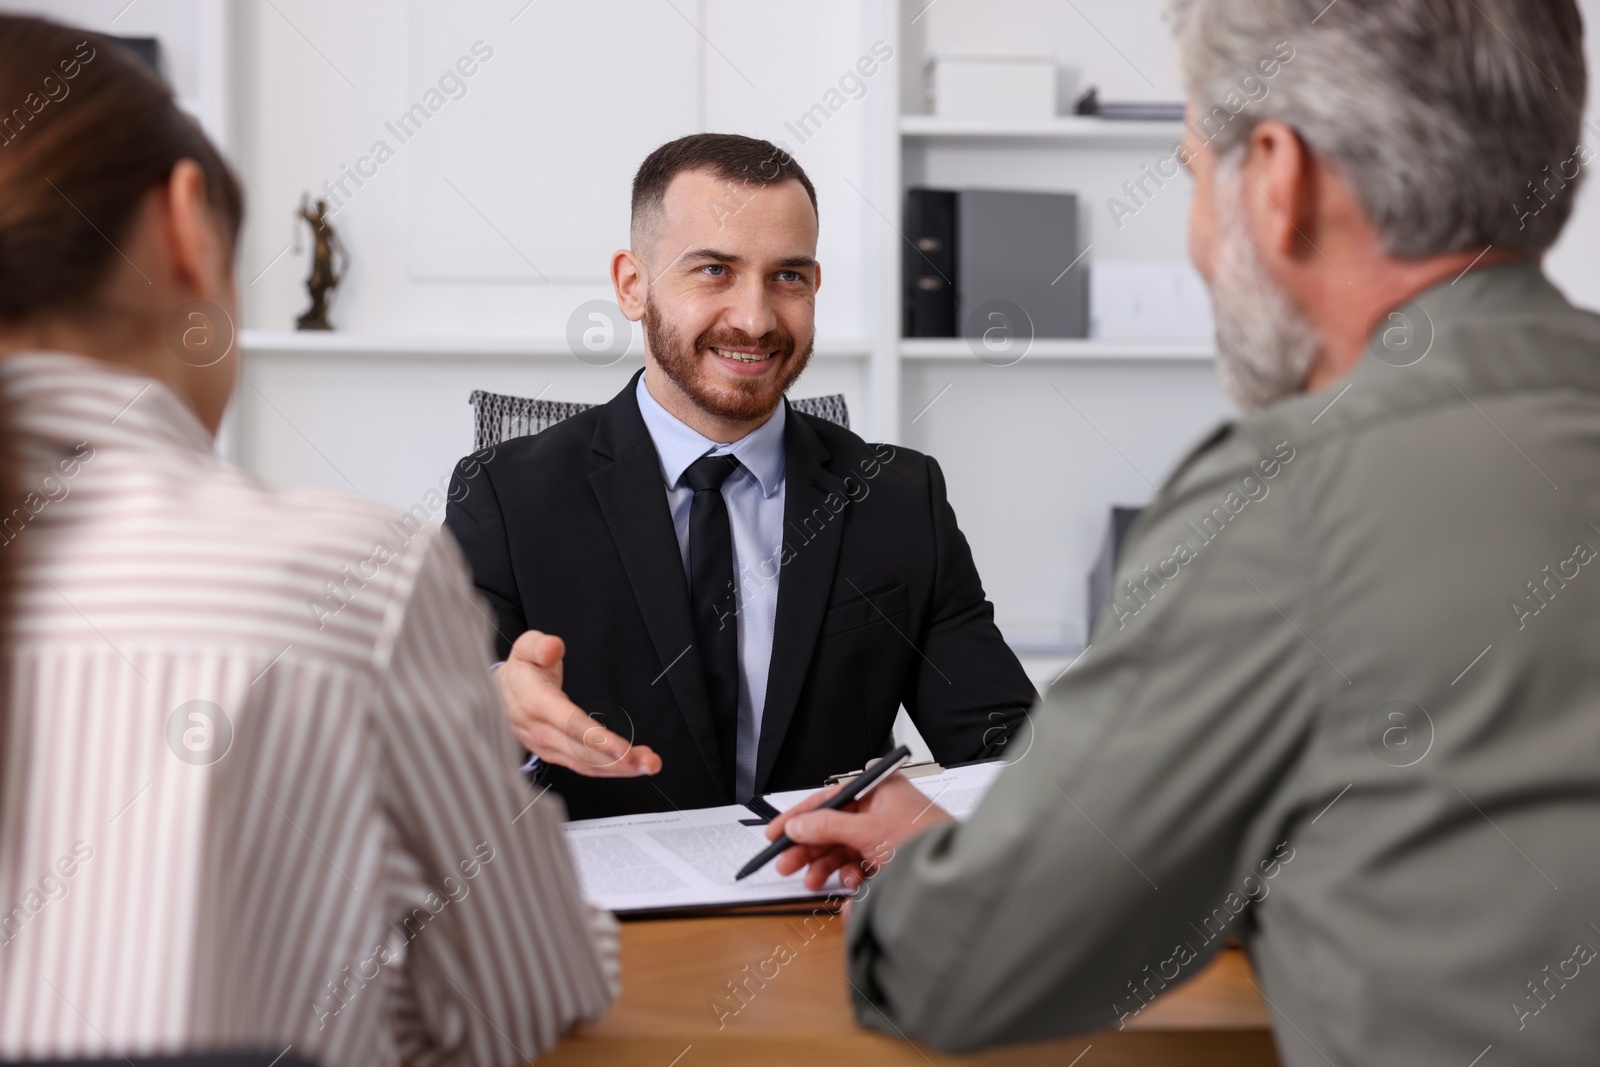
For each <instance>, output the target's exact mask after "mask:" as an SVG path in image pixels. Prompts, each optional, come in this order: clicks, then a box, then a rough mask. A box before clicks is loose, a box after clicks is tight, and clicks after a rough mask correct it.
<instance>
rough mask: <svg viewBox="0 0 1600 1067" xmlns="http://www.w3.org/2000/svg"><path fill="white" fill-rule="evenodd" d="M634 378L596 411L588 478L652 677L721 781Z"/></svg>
mask: <svg viewBox="0 0 1600 1067" xmlns="http://www.w3.org/2000/svg"><path fill="white" fill-rule="evenodd" d="M637 381H638V375H635V376H634V378H633V381H632V382H630V383H629V384H628V387H627V388H626V389H624V390H623V391H622V392H621V393H619V394H618V395H617V396H616V397H615V398H614V399H612V400H611V402H610V403H608V404H606V406H605V410H604V411H603V412H602V414H601V417H600V423H599V425H598V426H597V427H596V429H595V435H594V441H593V444H592V447H593V449H594V452H595V453H596V455H595V457H594V458H595V461H596V466H595V469H594V470H592V471H591V472H590V473H589V484H590V485H591V486H592V487H593V489H594V494H595V499H596V500H597V501H599V504H600V511H601V512H602V513H603V514H604V515H605V519H606V525H607V526H608V527H609V528H610V530H611V537H612V539H613V540H614V541H615V542H616V545H617V552H618V554H619V555H620V556H621V557H622V566H623V570H625V571H626V572H627V574H628V582H629V584H630V585H631V586H632V587H633V594H634V597H635V598H636V599H637V600H638V602H639V610H640V612H642V613H643V615H644V622H645V626H646V627H647V628H648V629H649V631H650V640H651V643H652V644H653V645H654V646H655V650H656V655H657V656H658V657H659V659H660V668H659V669H660V670H661V671H662V676H661V677H659V678H657V679H656V681H655V682H654V683H652V684H662V683H664V684H666V685H667V686H668V687H669V688H670V689H671V691H672V695H673V697H674V698H675V699H676V700H677V702H678V708H679V710H680V711H681V712H682V713H683V717H684V719H685V721H686V722H687V723H688V725H689V733H690V735H691V736H692V737H693V738H694V743H695V747H696V748H698V749H699V750H700V758H701V759H702V760H704V762H705V765H706V770H707V772H708V773H709V774H710V775H711V779H712V780H713V781H715V782H719V783H720V782H721V781H722V761H721V759H720V758H719V752H718V748H717V735H716V729H715V727H714V726H713V724H712V722H711V710H710V703H709V700H708V698H707V696H706V686H705V673H704V670H703V668H702V666H701V662H700V652H699V650H698V649H697V648H696V647H695V636H694V620H693V618H692V617H691V616H690V613H689V582H688V579H687V578H686V577H685V576H684V573H683V557H682V555H681V554H680V552H679V550H678V535H677V533H676V532H675V531H674V530H673V527H672V513H671V512H670V511H669V510H668V508H667V497H666V491H665V488H664V487H663V486H662V484H661V461H660V460H659V458H658V457H657V456H656V450H655V445H654V444H653V443H652V442H651V440H650V433H649V431H648V430H647V429H646V428H645V425H644V419H643V417H642V416H640V414H639V406H638V400H637V398H636V397H635V396H634V388H635V383H636V382H637ZM729 802H730V803H731V802H732V798H731V797H730V798H729Z"/></svg>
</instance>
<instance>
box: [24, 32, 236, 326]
mask: <svg viewBox="0 0 1600 1067" xmlns="http://www.w3.org/2000/svg"><path fill="white" fill-rule="evenodd" d="M182 159H192V160H194V161H195V162H196V163H197V164H199V166H200V168H201V170H202V171H203V172H204V173H205V179H206V199H207V202H208V203H209V205H210V207H211V209H212V211H213V212H214V213H215V214H216V217H217V219H218V221H219V222H220V224H221V225H222V226H223V227H224V230H225V233H226V236H227V237H228V239H229V241H230V243H231V242H233V241H235V240H236V239H237V237H238V232H239V224H240V222H241V221H242V218H243V214H244V198H243V195H242V193H241V192H240V188H239V182H238V179H237V178H236V177H235V176H234V174H233V171H232V170H231V169H230V168H229V166H228V164H227V163H226V162H225V161H224V160H223V158H222V156H221V154H220V153H219V152H218V151H217V150H216V148H215V147H214V146H213V145H212V144H211V142H210V140H209V139H208V138H207V137H206V135H205V134H204V133H203V132H201V130H200V127H199V126H198V125H197V124H196V123H195V121H194V120H193V119H191V118H190V117H189V116H188V115H186V114H184V112H183V111H181V110H180V109H179V108H178V106H177V104H176V103H174V101H173V98H172V91H171V90H170V89H169V88H168V87H167V86H166V84H165V83H164V82H162V80H161V79H160V78H159V77H158V76H157V75H156V74H155V73H154V72H153V71H151V70H150V68H149V67H147V66H146V65H145V64H144V63H143V62H142V61H141V60H140V59H139V58H138V57H137V56H136V55H134V53H133V52H131V51H130V50H128V49H127V48H125V47H123V46H122V45H120V44H118V43H117V42H115V41H113V40H111V39H110V38H107V37H104V36H101V35H100V34H97V33H90V32H88V31H86V30H81V29H77V28H74V27H71V26H64V25H61V24H60V23H56V22H51V21H49V20H47V19H40V18H30V17H25V16H13V15H6V16H0V325H12V324H17V323H22V322H27V321H30V320H33V319H36V318H38V317H40V316H46V315H52V314H79V313H83V312H86V311H90V310H92V306H93V301H94V298H95V297H96V296H97V295H98V294H99V293H100V291H101V286H102V284H103V283H104V282H105V281H106V279H107V276H108V275H109V274H110V272H111V269H112V267H113V266H114V264H115V263H116V262H117V261H118V260H119V259H120V258H121V254H120V253H119V252H118V251H117V246H119V245H121V244H122V243H123V240H124V237H125V236H126V234H127V232H128V230H129V228H130V227H131V226H132V225H133V221H134V216H135V213H136V212H137V210H138V208H139V205H140V202H141V201H142V200H143V198H144V196H145V194H146V193H148V192H149V191H150V189H151V188H153V187H154V186H156V185H157V184H159V183H162V182H164V181H166V180H167V178H168V177H169V176H170V175H171V174H172V168H173V167H174V166H175V165H176V164H177V163H178V161H179V160H182Z"/></svg>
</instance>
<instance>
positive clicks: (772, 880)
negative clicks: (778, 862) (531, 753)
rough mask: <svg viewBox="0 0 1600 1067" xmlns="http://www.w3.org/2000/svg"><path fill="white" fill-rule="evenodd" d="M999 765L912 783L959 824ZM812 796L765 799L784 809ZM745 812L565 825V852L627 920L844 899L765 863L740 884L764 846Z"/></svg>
mask: <svg viewBox="0 0 1600 1067" xmlns="http://www.w3.org/2000/svg"><path fill="white" fill-rule="evenodd" d="M1002 766H1003V764H1001V763H999V762H993V763H978V764H973V765H971V766H968V767H957V768H953V769H951V770H947V771H943V772H941V773H939V774H936V775H929V776H928V777H925V778H915V779H912V783H913V784H914V785H915V786H916V787H917V788H918V789H920V790H922V791H923V793H924V794H926V795H927V796H928V798H929V799H930V800H932V801H933V802H934V803H937V804H938V805H939V806H940V807H943V808H944V809H945V810H946V811H949V812H950V813H951V814H952V815H954V816H955V817H956V818H958V819H964V818H966V817H967V816H968V815H970V814H971V813H972V811H973V810H974V809H975V808H976V807H977V806H978V801H980V800H981V799H983V794H984V793H985V792H987V791H988V789H989V786H990V785H991V784H992V783H993V782H994V780H995V778H996V777H997V776H998V775H999V773H1000V769H1001V767H1002ZM813 792H814V790H810V789H798V790H793V791H790V792H784V793H772V794H768V796H767V798H766V799H767V801H768V802H769V803H771V804H772V806H773V807H775V808H777V809H778V810H780V811H786V810H788V809H789V808H790V807H792V806H794V805H795V804H797V803H799V802H800V801H801V800H803V799H804V798H806V797H808V796H810V795H811V794H812V793H813ZM749 818H751V812H750V810H749V809H748V808H746V807H744V806H742V805H737V804H730V805H726V806H724V807H716V808H696V809H693V810H688V811H663V812H650V813H648V814H643V815H617V816H613V817H611V818H606V819H579V820H576V821H574V822H569V823H567V825H566V828H565V829H566V838H567V847H568V848H569V849H570V850H571V852H572V860H573V865H574V866H575V867H576V868H577V871H578V880H579V882H580V883H581V884H582V886H583V890H584V894H585V895H586V896H587V897H588V898H589V899H590V900H593V901H594V902H595V903H596V904H599V905H600V906H601V907H603V908H608V909H610V910H612V911H615V912H619V913H623V914H626V913H628V912H639V911H663V910H670V909H679V908H718V907H732V906H737V905H742V904H760V903H772V902H776V901H791V900H815V899H821V898H823V897H826V896H848V895H849V892H850V891H849V890H847V889H845V888H844V887H843V886H842V885H840V884H839V881H838V878H837V876H835V877H834V878H830V879H829V880H828V882H827V884H825V885H824V886H823V888H822V890H821V891H820V892H813V891H811V890H809V889H807V888H806V887H805V883H804V881H803V879H802V876H801V875H800V874H795V875H791V876H789V877H782V876H780V875H779V874H778V873H777V871H776V870H775V868H774V866H773V865H771V864H769V865H768V866H766V867H765V868H763V869H762V870H760V871H758V872H756V873H755V874H753V875H751V876H750V877H748V878H746V879H744V881H742V882H736V881H734V878H733V876H734V874H735V872H737V871H738V869H739V868H740V867H742V866H744V864H745V862H746V861H747V860H749V859H750V858H751V857H752V856H754V855H755V854H756V853H758V852H760V851H761V850H762V849H763V848H765V847H766V846H767V838H766V834H765V833H764V832H763V827H760V826H744V825H741V824H740V820H741V819H749Z"/></svg>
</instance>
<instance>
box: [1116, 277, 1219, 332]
mask: <svg viewBox="0 0 1600 1067" xmlns="http://www.w3.org/2000/svg"><path fill="white" fill-rule="evenodd" d="M1214 332H1215V325H1214V323H1213V320H1212V317H1211V294H1210V292H1209V291H1207V289H1206V284H1205V281H1204V280H1203V279H1201V277H1200V274H1199V272H1198V271H1196V270H1195V269H1194V267H1193V266H1191V265H1190V264H1189V263H1186V262H1184V261H1182V260H1171V261H1167V260H1160V261H1149V262H1147V261H1142V260H1102V261H1101V262H1098V263H1095V264H1094V265H1093V266H1092V267H1091V268H1090V270H1089V336H1090V337H1094V338H1101V339H1105V340H1173V341H1177V340H1201V339H1209V338H1210V337H1212V336H1213V334H1214Z"/></svg>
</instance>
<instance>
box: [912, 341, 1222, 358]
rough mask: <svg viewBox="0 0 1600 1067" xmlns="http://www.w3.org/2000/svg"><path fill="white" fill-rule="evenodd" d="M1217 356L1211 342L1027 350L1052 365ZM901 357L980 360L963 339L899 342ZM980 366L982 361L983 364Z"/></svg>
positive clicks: (1079, 344)
mask: <svg viewBox="0 0 1600 1067" xmlns="http://www.w3.org/2000/svg"><path fill="white" fill-rule="evenodd" d="M1215 356H1216V349H1215V346H1213V345H1212V343H1211V342H1210V341H1161V340H1149V341H1138V340H1134V341H1112V340H1094V339H1087V338H1086V339H1083V340H1079V339H1077V338H1056V337H1048V338H1039V339H1037V340H1035V341H1034V342H1033V343H1032V344H1030V345H1029V346H1028V349H1027V354H1026V355H1024V356H1022V357H1021V358H1019V360H1018V362H1025V361H1026V360H1049V361H1052V362H1070V361H1081V362H1097V361H1099V362H1104V361H1119V360H1133V361H1137V362H1152V363H1173V362H1178V363H1187V362H1193V361H1196V360H1199V361H1209V360H1211V359H1213V358H1214V357H1215ZM900 357H901V358H902V359H906V360H938V361H949V360H968V361H970V360H976V359H978V356H977V354H976V353H974V352H973V350H972V348H971V347H970V346H969V344H968V342H967V339H966V338H964V337H911V338H906V339H905V340H903V341H901V342H900ZM980 362H981V361H980Z"/></svg>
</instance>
